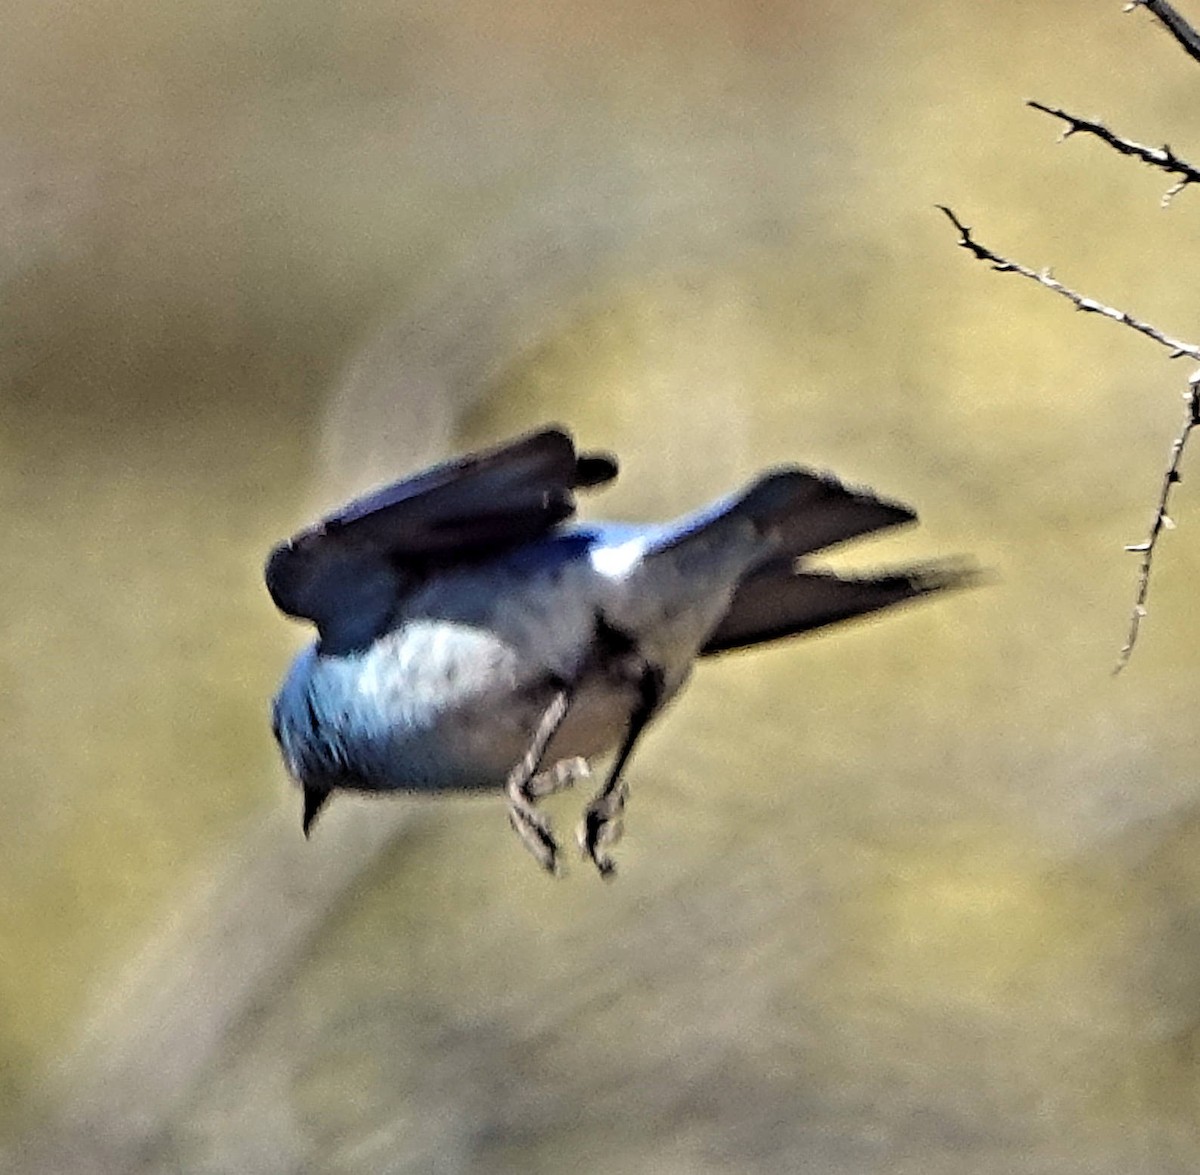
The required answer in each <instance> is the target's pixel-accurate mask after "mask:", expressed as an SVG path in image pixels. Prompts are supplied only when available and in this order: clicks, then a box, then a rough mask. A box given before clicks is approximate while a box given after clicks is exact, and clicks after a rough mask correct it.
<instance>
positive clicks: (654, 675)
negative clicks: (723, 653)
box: [579, 664, 665, 877]
mask: <svg viewBox="0 0 1200 1175" xmlns="http://www.w3.org/2000/svg"><path fill="white" fill-rule="evenodd" d="M664 684H665V683H664V681H663V671H662V670H661V669H660V668H659V667H658V666H657V665H649V664H643V666H642V668H641V672H640V674H639V676H638V679H637V687H638V703H637V706H636V707H635V708H634V711H633V714H632V715H631V716H630V718H629V726H628V728H627V729H626V731H625V739H624V741H623V742H622V743H621V749H620V750H619V751H618V752H617V757H616V759H614V760H613V765H612V767H611V769H610V770H609V773H608V779H607V780H606V781H605V784H604V787H603V788H602V789H601V790H600V792H599V793H598V794H597V795H596V798H595V799H594V800H592V802H591V803H590V804H588V806H587V811H586V812H585V813H584V816H583V823H582V824H581V825H580V827H579V847H580V848H581V849H582V850H583V853H584V856H586V857H588V858H590V860H591V861H592V863H593V864H594V865H595V866H596V868H597V869H599V870H600V876H601V877H611V876H612V875H613V873H615V872H616V868H617V867H616V864H615V863H614V861H613V859H612V857H610V856H609V855H608V853H607V852H606V851H605V850H606V849H607V848H608V846H609V845H612V844H615V843H616V842H617V841H618V840H619V839H620V836H621V813H622V812H623V811H624V810H625V800H626V798H627V797H628V795H629V789H628V787H627V786H626V784H625V780H624V778H623V777H622V772H623V771H624V770H625V764H626V762H627V761H628V759H629V756H630V755H631V754H633V748H634V747H635V746H636V745H637V741H638V739H639V738H641V736H642V731H644V730H645V729H646V725H647V723H649V721H650V719H651V718H653V717H654V713H655V711H656V710H657V709H658V707H659V705H660V704H661V702H662V695H663V687H664Z"/></svg>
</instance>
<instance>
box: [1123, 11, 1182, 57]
mask: <svg viewBox="0 0 1200 1175" xmlns="http://www.w3.org/2000/svg"><path fill="white" fill-rule="evenodd" d="M1135 8H1145V9H1146V10H1147V11H1149V12H1151V13H1153V14H1154V15H1155V16H1157V17H1158V19H1159V20H1160V21H1162V23H1163V25H1164V26H1165V27H1166V30H1167V32H1169V33H1170V34H1171V36H1173V37H1174V38H1175V40H1176V41H1178V42H1179V44H1180V46H1181V47H1182V49H1183V51H1184V52H1185V53H1186V54H1187V55H1188V56H1189V57H1190V58H1191V59H1192V60H1193V61H1200V34H1198V33H1197V32H1196V30H1195V29H1194V28H1192V26H1191V25H1190V24H1188V22H1187V21H1186V20H1184V19H1183V17H1182V16H1180V15H1179V13H1178V12H1176V11H1175V9H1174V8H1173V7H1172V6H1171V5H1170V4H1167V3H1166V0H1130V2H1129V3H1128V4H1126V5H1125V11H1126V12H1132V11H1133V10H1134V9H1135Z"/></svg>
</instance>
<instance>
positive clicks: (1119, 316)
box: [937, 204, 1200, 359]
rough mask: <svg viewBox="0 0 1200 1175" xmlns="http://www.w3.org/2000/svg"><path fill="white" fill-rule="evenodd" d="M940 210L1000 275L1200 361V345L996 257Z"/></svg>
mask: <svg viewBox="0 0 1200 1175" xmlns="http://www.w3.org/2000/svg"><path fill="white" fill-rule="evenodd" d="M937 207H938V208H940V209H941V210H942V211H943V212H944V213H945V214H946V215H947V216H948V217H949V218H950V223H951V224H952V225H954V227H955V228H956V229H958V243H959V245H960V246H961V247H962V248H964V249H966V250H967V251H968V252H969V253H971V254H972V255H973V256H975V257H977V258H979V260H980V261H986V262H988V263H989V264H990V265H991V267H992V268H993V269H995V270H997V271H998V272H999V273H1019V274H1020V275H1021V276H1022V277H1027V278H1029V280H1030V281H1035V282H1037V283H1038V285H1040V286H1045V287H1046V289H1048V290H1053V291H1054V293H1056V294H1061V295H1062V297H1064V298H1066V299H1068V301H1070V302H1072V303H1073V304H1074V306H1075V309H1076V310H1080V311H1082V312H1083V313H1085V314H1102V315H1103V316H1104V317H1105V318H1111V319H1112V320H1113V321H1114V322H1119V323H1121V324H1122V325H1123V326H1127V327H1129V328H1130V329H1132V330H1135V331H1137V332H1138V333H1139V334H1143V335H1145V336H1146V337H1147V338H1148V339H1153V340H1154V341H1155V342H1156V343H1161V344H1162V345H1163V346H1164V347H1167V348H1169V349H1170V351H1171V358H1172V359H1178V358H1179V357H1180V356H1182V355H1190V356H1191V357H1192V358H1193V359H1200V345H1197V344H1196V343H1185V342H1184V341H1183V340H1182V339H1174V338H1171V336H1170V335H1165V334H1163V332H1162V331H1160V330H1159V329H1158V327H1156V326H1151V325H1150V323H1148V322H1143V321H1142V320H1141V319H1140V318H1134V317H1133V315H1132V314H1127V313H1126V312H1125V311H1124V310H1118V309H1116V307H1114V306H1106V305H1105V304H1104V303H1103V302H1097V301H1096V299H1095V298H1087V297H1085V296H1084V295H1083V294H1080V293H1077V292H1076V291H1075V290H1072V289H1071V288H1070V287H1068V286H1064V285H1063V284H1062V282H1060V281H1057V280H1056V279H1055V278H1053V277H1051V276H1050V273H1049V271H1048V270H1043V271H1042V272H1041V273H1039V272H1038V271H1037V270H1035V269H1030V268H1029V267H1028V266H1027V265H1022V264H1020V262H1017V261H1010V260H1009V259H1008V258H1007V257H1001V256H1000V254H999V253H993V252H992V250H991V249H989V248H987V246H985V245H981V244H980V243H979V242H978V241H977V240H975V238H974V237H973V236H972V235H971V230H970V229H969V228H968V227H967V226H966V225H965V224H963V222H962V221H961V220H959V219H958V217H957V216H955V215H954V213H953V212H952V211H951V210H950V209H949V208H947V207H946V206H945V205H944V204H939V205H937Z"/></svg>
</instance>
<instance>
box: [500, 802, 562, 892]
mask: <svg viewBox="0 0 1200 1175" xmlns="http://www.w3.org/2000/svg"><path fill="white" fill-rule="evenodd" d="M508 820H509V823H510V824H511V825H512V826H513V828H514V829H515V830H516V833H517V835H518V836H519V837H520V838H521V841H522V843H523V844H524V845H525V847H526V848H527V849H528V850H529V851H530V853H532V854H533V857H534V860H536V861H537V863H538V864H539V865H541V867H542V868H543V869H545V871H546V872H547V873H549V874H551V876H555V875H557V874H558V870H559V849H558V841H556V840H555V839H554V834H553V833H552V832H551V831H550V824H549V822H548V821H547V820H546V818H545V816H543V815H542V814H541V813H540V812H538V811H536V810H535V809H534V808H533V806H532V805H529V804H524V805H521V804H509V806H508Z"/></svg>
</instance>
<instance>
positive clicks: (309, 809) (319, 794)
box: [303, 787, 329, 836]
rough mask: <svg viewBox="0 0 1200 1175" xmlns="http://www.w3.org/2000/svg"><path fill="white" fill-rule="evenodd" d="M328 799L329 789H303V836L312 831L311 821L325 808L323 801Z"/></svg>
mask: <svg viewBox="0 0 1200 1175" xmlns="http://www.w3.org/2000/svg"><path fill="white" fill-rule="evenodd" d="M327 799H329V789H328V788H319V787H306V788H305V789H304V824H303V828H304V835H305V836H308V835H309V833H310V832H311V830H312V826H313V821H314V820H316V818H317V814H318V813H319V812H320V811H321V809H322V808H323V807H324V806H325V801H326V800H327Z"/></svg>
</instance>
